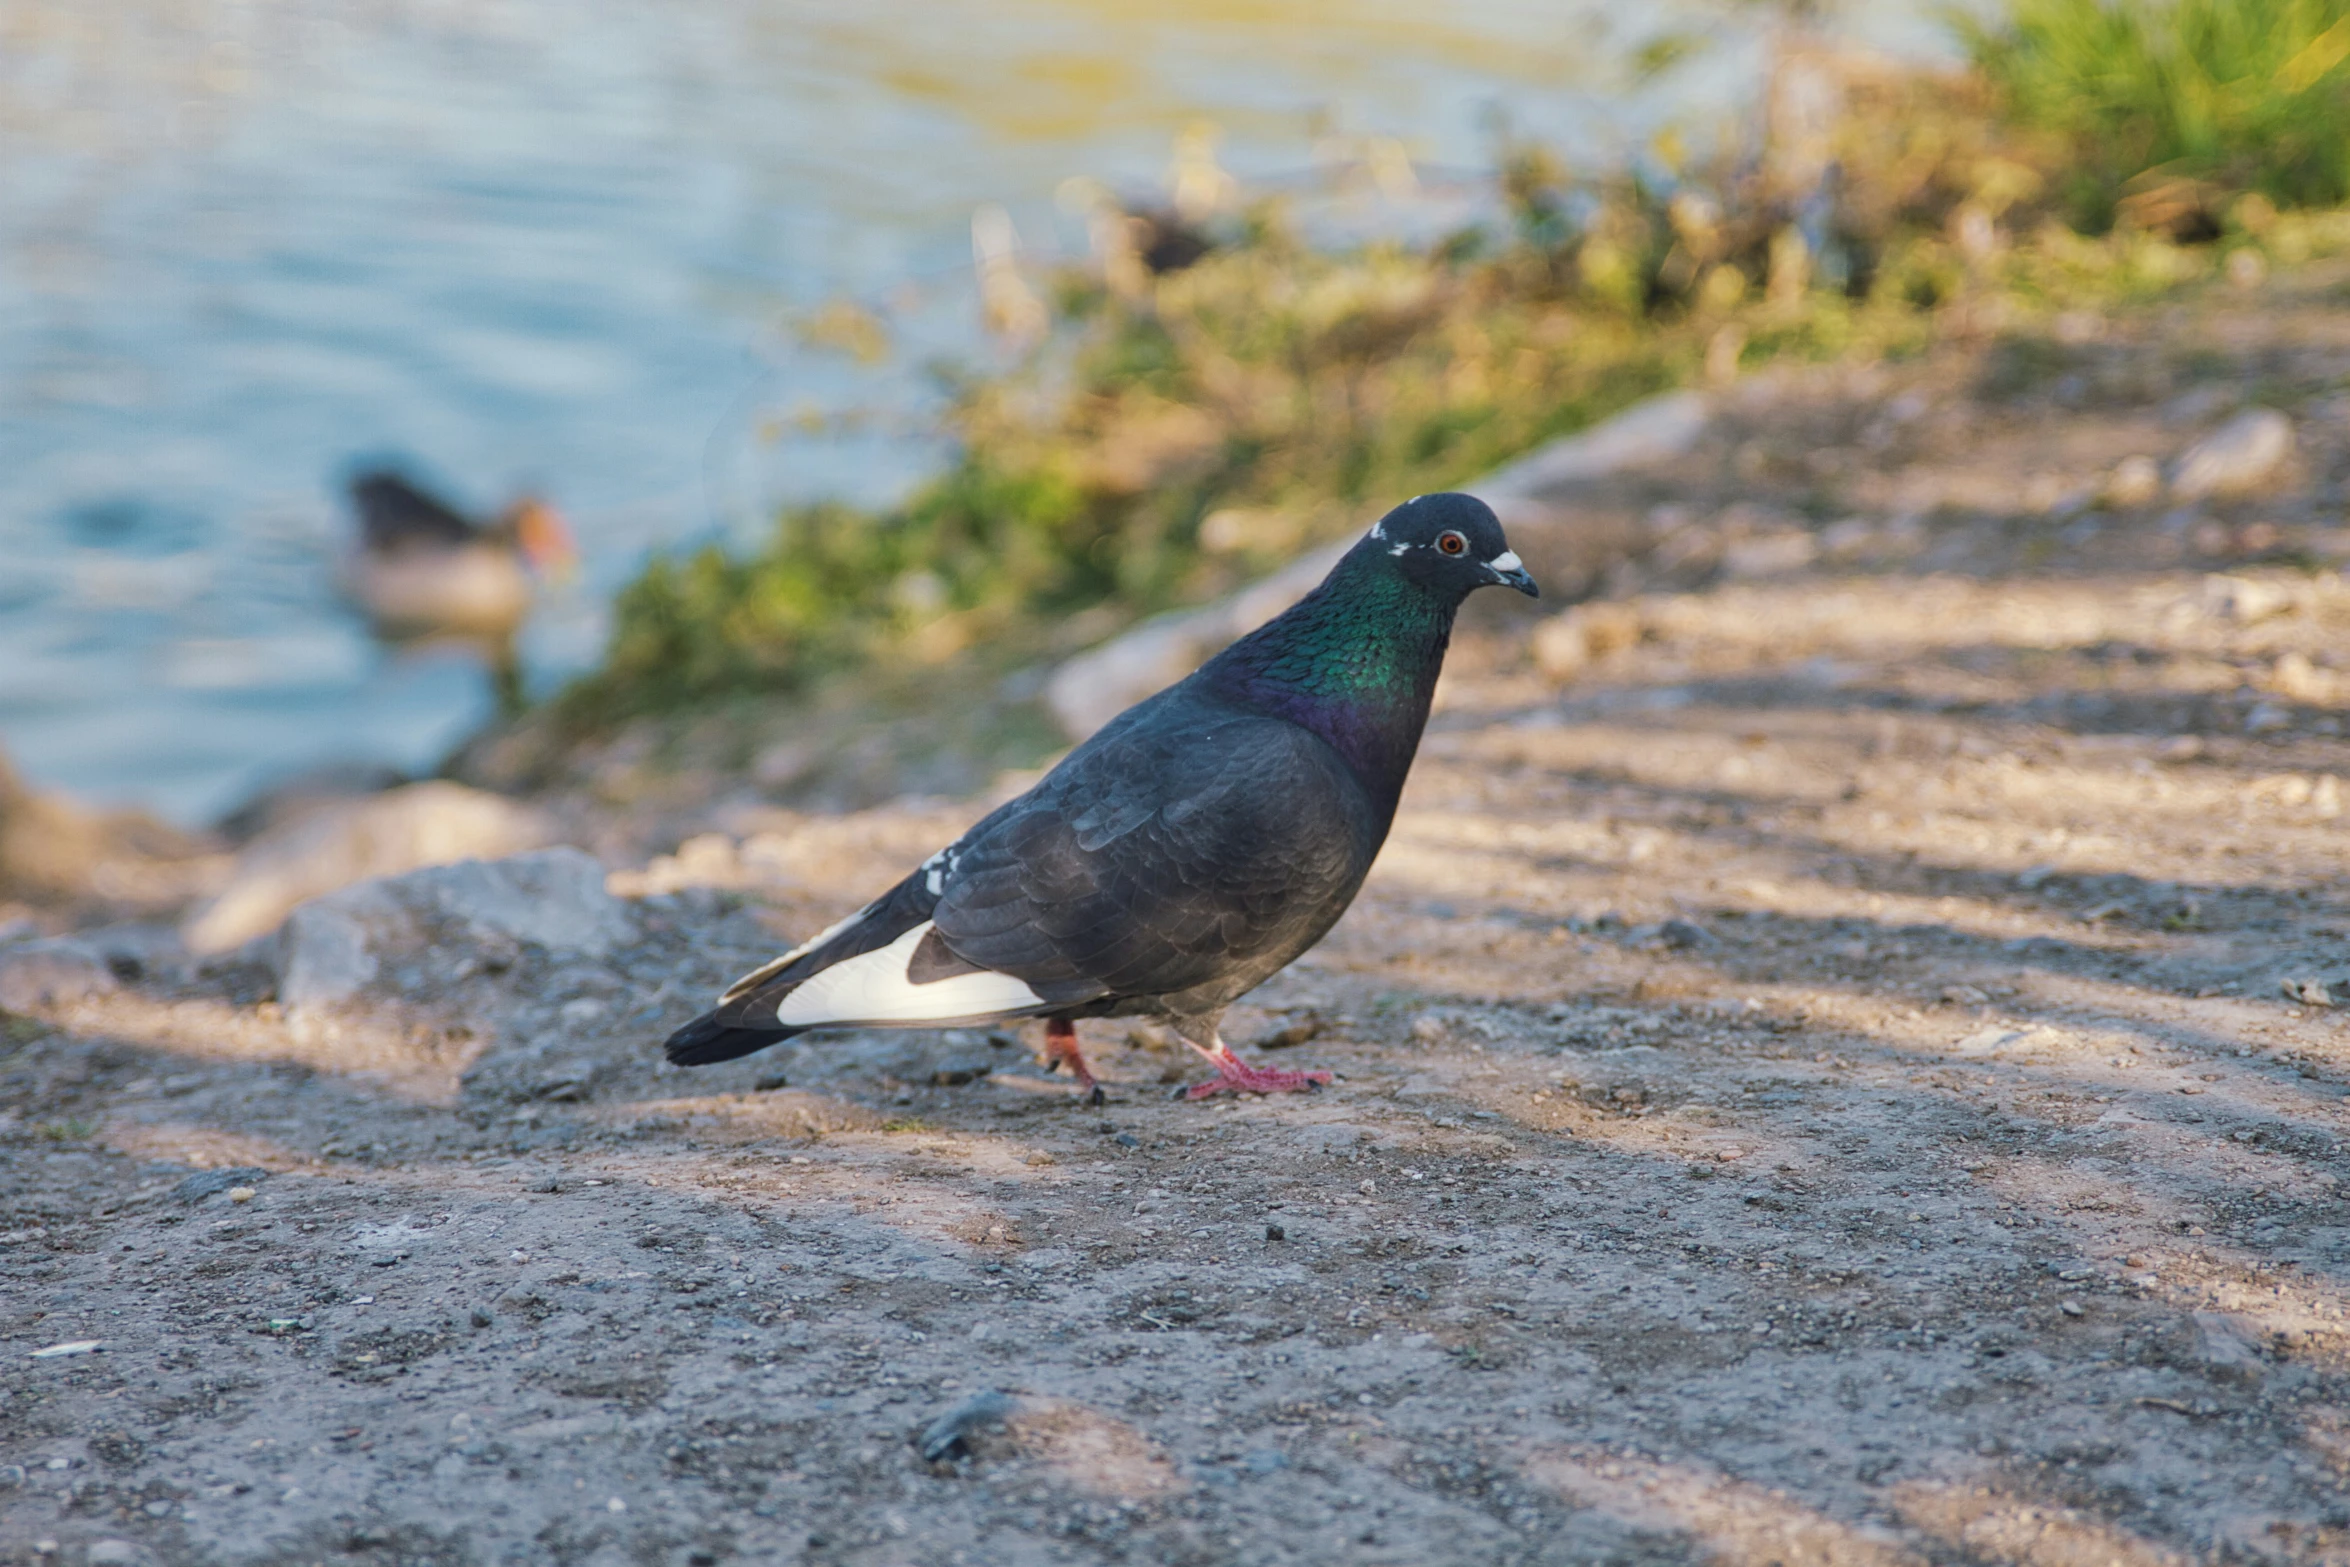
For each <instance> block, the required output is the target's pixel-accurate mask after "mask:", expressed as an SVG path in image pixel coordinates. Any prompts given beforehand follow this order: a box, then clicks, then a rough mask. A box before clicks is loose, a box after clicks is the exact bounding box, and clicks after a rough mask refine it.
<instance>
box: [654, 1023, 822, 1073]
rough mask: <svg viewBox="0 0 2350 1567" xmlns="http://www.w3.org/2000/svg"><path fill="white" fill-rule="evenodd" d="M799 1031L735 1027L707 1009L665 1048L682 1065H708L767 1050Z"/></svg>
mask: <svg viewBox="0 0 2350 1567" xmlns="http://www.w3.org/2000/svg"><path fill="white" fill-rule="evenodd" d="M799 1032H800V1030H798V1029H796V1028H736V1027H734V1026H733V1025H731V1024H728V1023H722V1022H720V1021H719V1020H718V1014H717V1013H715V1012H705V1013H703V1014H702V1015H701V1016H700V1017H698V1018H695V1019H694V1020H693V1021H692V1022H691V1023H688V1024H686V1026H685V1027H683V1028H681V1029H679V1030H678V1031H677V1032H676V1033H674V1034H671V1035H670V1036H669V1043H668V1044H667V1045H665V1046H664V1047H663V1048H664V1049H666V1050H667V1051H668V1052H669V1059H670V1060H672V1061H674V1062H676V1063H677V1064H678V1065H679V1066H709V1065H711V1064H713V1063H715V1062H719V1061H732V1060H734V1059H735V1058H736V1057H737V1056H747V1055H749V1054H750V1053H751V1052H752V1051H754V1050H764V1049H766V1048H767V1047H768V1046H769V1045H772V1044H774V1043H775V1042H776V1041H777V1040H779V1039H789V1038H791V1036H792V1035H794V1034H796V1033H799Z"/></svg>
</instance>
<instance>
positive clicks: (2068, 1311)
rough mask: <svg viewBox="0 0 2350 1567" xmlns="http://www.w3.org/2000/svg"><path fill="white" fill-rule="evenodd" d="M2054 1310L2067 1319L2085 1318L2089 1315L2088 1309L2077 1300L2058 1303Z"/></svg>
mask: <svg viewBox="0 0 2350 1567" xmlns="http://www.w3.org/2000/svg"><path fill="white" fill-rule="evenodd" d="M2056 1309H2057V1310H2059V1311H2061V1312H2063V1313H2064V1314H2065V1315H2066V1316H2068V1317H2085V1316H2087V1315H2088V1314H2089V1312H2088V1308H2087V1307H2085V1306H2083V1305H2082V1304H2081V1303H2080V1302H2079V1301H2077V1300H2064V1301H2058V1302H2057V1304H2056Z"/></svg>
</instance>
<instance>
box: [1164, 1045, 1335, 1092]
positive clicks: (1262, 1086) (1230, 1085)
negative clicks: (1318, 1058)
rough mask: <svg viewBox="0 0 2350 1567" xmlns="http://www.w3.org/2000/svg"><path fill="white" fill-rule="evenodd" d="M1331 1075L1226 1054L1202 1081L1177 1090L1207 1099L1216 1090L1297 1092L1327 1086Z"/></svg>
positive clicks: (1330, 1080) (1311, 1090) (1331, 1079)
mask: <svg viewBox="0 0 2350 1567" xmlns="http://www.w3.org/2000/svg"><path fill="white" fill-rule="evenodd" d="M1332 1081H1334V1079H1333V1078H1332V1076H1331V1074H1329V1073H1328V1072H1289V1071H1283V1070H1282V1069H1280V1068H1278V1067H1262V1066H1250V1065H1249V1064H1248V1063H1247V1062H1245V1061H1243V1060H1241V1059H1240V1058H1239V1057H1237V1056H1231V1055H1227V1056H1226V1057H1225V1058H1224V1059H1223V1060H1220V1061H1218V1062H1217V1063H1216V1075H1215V1076H1214V1077H1212V1078H1210V1079H1208V1081H1206V1082H1204V1083H1194V1084H1192V1085H1191V1086H1190V1087H1189V1088H1186V1089H1183V1090H1181V1091H1180V1092H1179V1093H1178V1095H1177V1097H1178V1098H1182V1099H1211V1098H1214V1097H1215V1096H1216V1095H1217V1094H1300V1093H1312V1092H1313V1091H1314V1090H1316V1089H1318V1088H1324V1087H1327V1086H1328V1085H1329V1084H1330V1083H1331V1082H1332Z"/></svg>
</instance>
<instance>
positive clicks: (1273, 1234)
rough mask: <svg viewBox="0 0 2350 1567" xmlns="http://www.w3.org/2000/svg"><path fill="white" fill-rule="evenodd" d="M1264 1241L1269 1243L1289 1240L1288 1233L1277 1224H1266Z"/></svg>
mask: <svg viewBox="0 0 2350 1567" xmlns="http://www.w3.org/2000/svg"><path fill="white" fill-rule="evenodd" d="M1265 1239H1267V1240H1269V1241H1285V1240H1287V1239H1289V1232H1288V1231H1287V1230H1285V1229H1283V1228H1282V1227H1281V1226H1280V1225H1278V1224H1268V1225H1266V1226H1265Z"/></svg>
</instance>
